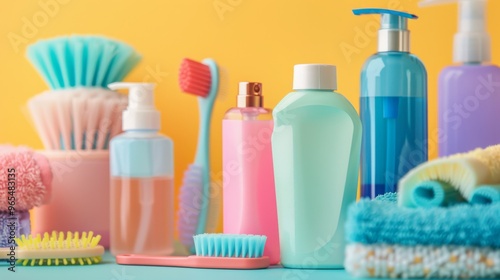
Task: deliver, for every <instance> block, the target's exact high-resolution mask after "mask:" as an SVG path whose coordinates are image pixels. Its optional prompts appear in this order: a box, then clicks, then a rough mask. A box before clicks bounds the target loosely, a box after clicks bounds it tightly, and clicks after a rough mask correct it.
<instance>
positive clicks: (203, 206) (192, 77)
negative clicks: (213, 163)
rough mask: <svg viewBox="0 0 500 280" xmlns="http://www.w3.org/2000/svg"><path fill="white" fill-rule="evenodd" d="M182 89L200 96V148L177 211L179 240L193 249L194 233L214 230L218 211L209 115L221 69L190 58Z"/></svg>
mask: <svg viewBox="0 0 500 280" xmlns="http://www.w3.org/2000/svg"><path fill="white" fill-rule="evenodd" d="M179 84H180V87H181V89H182V91H184V92H186V93H191V94H194V95H197V96H198V104H199V110H200V125H199V133H198V147H197V149H196V157H195V160H194V163H193V164H191V165H190V166H189V168H188V169H187V170H186V172H185V173H184V179H183V184H182V187H181V190H180V206H179V212H178V230H179V239H180V241H181V243H182V244H184V246H186V247H187V248H188V249H189V250H190V251H191V252H193V251H194V247H193V245H194V243H193V236H194V235H197V234H202V233H205V232H210V231H212V230H214V228H213V224H216V222H215V223H214V221H212V222H211V221H210V219H216V218H217V217H218V213H211V212H218V211H217V210H218V209H217V207H216V201H217V198H211V197H210V160H209V152H208V151H209V140H210V118H211V115H212V109H213V106H214V101H215V98H216V97H217V93H218V88H219V72H218V67H217V64H216V63H215V61H213V60H211V59H205V60H204V61H203V63H199V62H196V61H193V60H190V59H184V60H183V61H182V64H181V67H180V72H179Z"/></svg>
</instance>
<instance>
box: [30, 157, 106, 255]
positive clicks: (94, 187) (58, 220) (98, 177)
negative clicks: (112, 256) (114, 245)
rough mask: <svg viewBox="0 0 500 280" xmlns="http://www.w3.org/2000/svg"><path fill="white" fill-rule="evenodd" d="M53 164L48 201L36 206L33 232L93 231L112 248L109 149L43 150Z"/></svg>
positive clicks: (102, 242) (103, 242)
mask: <svg viewBox="0 0 500 280" xmlns="http://www.w3.org/2000/svg"><path fill="white" fill-rule="evenodd" d="M41 154H43V155H45V156H46V157H47V158H48V160H49V162H50V165H51V168H52V173H53V180H52V191H51V194H50V197H49V199H48V202H47V203H46V204H45V205H42V206H41V207H36V208H34V209H33V211H34V213H33V227H32V233H34V234H37V233H41V234H43V233H45V232H52V231H54V230H55V231H63V232H67V231H71V232H74V231H78V232H83V231H93V232H94V235H97V234H99V235H101V236H102V239H101V242H100V244H101V245H103V246H104V247H105V248H108V247H109V177H110V176H109V152H108V151H104V150H102V151H78V150H75V151H41Z"/></svg>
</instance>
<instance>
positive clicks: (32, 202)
mask: <svg viewBox="0 0 500 280" xmlns="http://www.w3.org/2000/svg"><path fill="white" fill-rule="evenodd" d="M9 169H10V170H11V172H9ZM12 169H13V170H12ZM0 170H2V173H3V174H2V176H0V211H8V209H9V200H8V196H9V195H10V194H9V179H8V174H9V173H10V174H14V175H15V176H11V178H14V177H15V180H12V181H14V182H15V192H14V193H11V194H14V196H15V198H16V200H15V205H14V207H15V210H16V211H26V210H30V209H32V208H33V207H36V206H40V205H42V204H43V203H45V202H46V201H47V200H48V199H49V197H50V191H51V184H52V170H51V168H50V163H49V161H48V160H47V158H45V157H44V156H43V155H41V154H38V153H36V152H34V151H32V150H30V149H28V148H24V147H13V146H0Z"/></svg>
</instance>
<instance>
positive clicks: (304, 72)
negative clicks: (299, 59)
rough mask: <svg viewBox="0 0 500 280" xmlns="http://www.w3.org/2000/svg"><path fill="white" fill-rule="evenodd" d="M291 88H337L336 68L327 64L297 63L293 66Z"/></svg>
mask: <svg viewBox="0 0 500 280" xmlns="http://www.w3.org/2000/svg"><path fill="white" fill-rule="evenodd" d="M293 89H294V90H295V89H322V90H336V89H337V68H336V67H335V66H334V65H329V64H297V65H295V66H294V67H293Z"/></svg>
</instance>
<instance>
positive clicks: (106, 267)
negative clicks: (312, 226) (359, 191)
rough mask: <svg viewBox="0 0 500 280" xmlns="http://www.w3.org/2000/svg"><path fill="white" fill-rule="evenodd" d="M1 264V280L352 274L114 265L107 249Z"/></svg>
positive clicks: (238, 279)
mask: <svg viewBox="0 0 500 280" xmlns="http://www.w3.org/2000/svg"><path fill="white" fill-rule="evenodd" d="M7 268H8V266H5V265H1V266H0V280H18V279H19V280H38V279H44V280H45V279H64V280H79V279H89V280H93V279H98V280H100V279H103V280H142V279H144V280H156V279H201V280H216V279H231V280H232V279H235V280H246V279H257V280H276V279H278V280H314V279H318V280H323V279H324V280H337V279H338V280H343V279H359V278H354V277H351V276H350V275H349V274H347V272H345V271H344V270H298V269H284V268H282V267H270V268H268V269H259V270H220V269H196V268H179V267H159V266H125V265H117V264H116V263H115V259H114V257H113V256H112V255H111V254H109V253H108V252H106V255H105V256H104V258H103V261H102V263H100V264H96V265H85V266H33V267H31V266H30V267H25V266H19V265H18V266H16V272H10V271H8V270H7Z"/></svg>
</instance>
